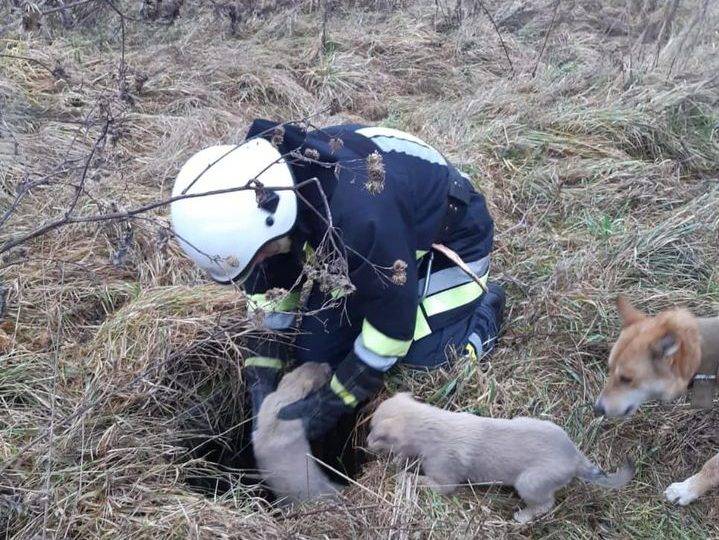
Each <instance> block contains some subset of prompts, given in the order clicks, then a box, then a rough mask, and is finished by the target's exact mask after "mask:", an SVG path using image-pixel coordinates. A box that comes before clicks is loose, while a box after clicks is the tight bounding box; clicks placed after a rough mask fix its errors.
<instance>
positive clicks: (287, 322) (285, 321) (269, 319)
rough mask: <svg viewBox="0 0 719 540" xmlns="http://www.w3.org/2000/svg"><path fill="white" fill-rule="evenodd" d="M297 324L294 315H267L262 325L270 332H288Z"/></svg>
mask: <svg viewBox="0 0 719 540" xmlns="http://www.w3.org/2000/svg"><path fill="white" fill-rule="evenodd" d="M294 322H295V315H294V313H266V314H265V318H264V319H263V321H262V324H263V325H264V327H265V328H267V329H269V330H286V329H288V328H290V327H291V326H292V325H293V324H294Z"/></svg>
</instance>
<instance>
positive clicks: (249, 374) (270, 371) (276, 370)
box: [245, 356, 282, 429]
mask: <svg viewBox="0 0 719 540" xmlns="http://www.w3.org/2000/svg"><path fill="white" fill-rule="evenodd" d="M281 369H282V361H281V360H279V359H275V358H267V357H257V356H256V357H252V358H248V359H247V361H246V363H245V377H246V381H247V385H248V387H249V389H250V397H251V399H252V419H253V422H252V423H253V429H254V419H255V418H257V414H258V413H259V412H260V407H261V406H262V402H263V401H264V399H265V398H266V397H267V395H268V394H271V393H272V392H274V391H275V389H276V388H277V383H278V381H279V378H280V371H281Z"/></svg>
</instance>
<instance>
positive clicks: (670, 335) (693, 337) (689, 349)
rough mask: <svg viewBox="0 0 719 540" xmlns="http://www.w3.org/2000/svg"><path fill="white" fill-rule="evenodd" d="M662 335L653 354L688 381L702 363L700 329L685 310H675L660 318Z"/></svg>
mask: <svg viewBox="0 0 719 540" xmlns="http://www.w3.org/2000/svg"><path fill="white" fill-rule="evenodd" d="M660 321H661V325H662V326H661V328H662V331H661V334H660V335H659V338H657V339H656V340H655V341H654V343H653V344H652V354H653V355H655V358H658V357H661V358H663V359H664V360H665V361H666V362H668V363H669V365H670V366H671V368H672V370H673V371H674V373H675V374H676V375H677V376H678V377H681V378H682V379H684V380H685V381H688V380H689V379H691V378H692V376H693V375H694V373H695V372H696V370H697V369H698V368H699V364H700V363H701V345H700V337H699V328H698V326H697V324H696V320H695V319H694V317H693V316H692V315H691V314H690V313H689V312H688V311H685V310H675V311H670V312H668V313H665V314H663V315H662V316H661V317H660Z"/></svg>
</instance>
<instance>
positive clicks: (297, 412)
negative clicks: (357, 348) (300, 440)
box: [277, 352, 384, 441]
mask: <svg viewBox="0 0 719 540" xmlns="http://www.w3.org/2000/svg"><path fill="white" fill-rule="evenodd" d="M383 375H384V374H383V373H382V372H381V371H378V370H376V369H373V368H371V367H369V366H368V365H367V364H365V363H364V362H362V360H360V359H359V358H358V357H357V356H356V355H355V354H354V352H352V353H350V354H349V355H348V356H347V358H345V359H344V360H343V361H342V363H341V364H340V365H339V366H338V367H337V370H336V371H335V374H334V375H333V376H332V379H331V380H330V382H328V383H327V384H325V385H324V386H323V387H322V388H320V389H319V390H317V391H316V392H314V393H312V394H310V395H309V396H307V397H306V398H304V399H300V400H298V401H295V402H294V403H290V404H289V405H287V406H285V407H284V408H282V409H280V412H279V413H278V414H277V417H278V418H279V419H281V420H294V419H297V418H301V419H302V423H303V425H304V427H305V434H306V435H307V438H308V439H309V440H310V441H314V440H316V439H319V438H320V437H322V436H323V435H324V434H325V433H327V432H328V431H329V430H331V429H332V428H333V427H335V426H336V425H337V422H338V420H339V419H340V417H341V416H343V415H345V414H348V413H350V412H352V411H353V410H354V409H355V408H356V407H357V405H359V404H360V403H363V402H365V401H367V400H368V399H369V398H370V397H372V396H373V395H374V394H375V393H377V392H378V391H379V390H380V388H382V383H383Z"/></svg>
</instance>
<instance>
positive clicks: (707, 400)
mask: <svg viewBox="0 0 719 540" xmlns="http://www.w3.org/2000/svg"><path fill="white" fill-rule="evenodd" d="M717 371H719V358H716V357H715V358H704V359H702V362H701V364H700V365H699V369H698V370H697V372H696V373H695V374H694V377H693V378H692V380H691V382H690V383H689V387H690V388H691V390H692V397H691V401H692V406H693V407H696V408H699V409H710V408H711V406H712V401H713V400H714V393H715V392H716V390H717Z"/></svg>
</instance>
